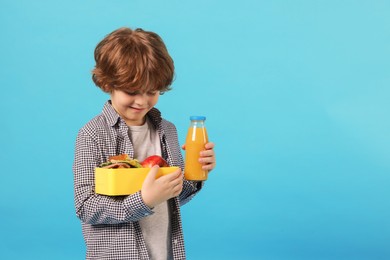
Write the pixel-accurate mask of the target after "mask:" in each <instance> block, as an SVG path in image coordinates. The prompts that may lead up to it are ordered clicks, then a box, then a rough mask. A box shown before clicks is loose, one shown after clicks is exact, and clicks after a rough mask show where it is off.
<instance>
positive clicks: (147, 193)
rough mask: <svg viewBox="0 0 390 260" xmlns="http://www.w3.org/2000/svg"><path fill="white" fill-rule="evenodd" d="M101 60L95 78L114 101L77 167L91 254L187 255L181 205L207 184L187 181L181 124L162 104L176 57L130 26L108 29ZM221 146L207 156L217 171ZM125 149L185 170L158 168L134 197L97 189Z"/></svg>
mask: <svg viewBox="0 0 390 260" xmlns="http://www.w3.org/2000/svg"><path fill="white" fill-rule="evenodd" d="M95 61H96V65H95V68H94V70H93V77H92V78H93V81H94V82H95V84H96V85H97V86H98V87H99V88H101V89H102V90H103V91H104V92H106V93H109V94H110V100H108V101H107V102H106V104H105V105H104V108H103V111H102V113H101V114H100V115H98V116H97V117H95V118H93V119H92V120H91V121H90V122H88V123H87V124H86V125H85V126H84V127H83V128H82V129H80V131H79V134H78V136H77V139H76V150H75V160H74V165H73V172H74V190H75V206H76V214H77V216H78V217H79V218H80V220H81V222H82V231H83V235H84V239H85V243H86V246H87V253H86V258H87V259H98V260H103V259H110V260H113V259H164V260H165V259H185V251H184V241H183V234H182V226H181V219H180V206H181V205H183V204H185V203H186V202H188V201H189V200H190V199H191V198H192V197H193V196H194V195H195V194H196V193H197V192H198V191H199V190H200V189H201V187H202V182H191V181H187V180H184V179H183V174H182V171H181V169H183V158H182V156H181V153H180V147H179V142H178V137H177V132H176V128H175V126H174V125H173V124H172V123H170V122H168V121H166V120H165V119H163V118H162V117H161V114H160V112H159V111H158V110H157V109H156V108H154V106H155V105H156V104H157V101H158V98H159V95H160V94H161V93H163V92H166V91H168V90H170V85H171V83H172V80H173V75H174V65H173V61H172V59H171V57H170V55H169V54H168V51H167V49H166V47H165V45H164V43H163V41H162V40H161V38H160V37H159V36H158V35H157V34H155V33H153V32H147V31H143V30H142V29H136V30H131V29H129V28H120V29H118V30H115V31H114V32H112V33H111V34H109V35H107V36H106V37H105V38H104V39H103V40H102V41H101V42H100V43H99V44H98V45H97V47H96V49H95ZM183 148H184V147H183ZM213 148H214V144H213V143H208V144H206V146H205V150H204V151H203V152H202V153H201V154H200V159H199V161H200V162H201V163H202V164H203V168H204V169H206V170H209V171H210V170H212V169H213V168H214V167H215V154H214V150H213ZM118 154H129V156H130V157H132V158H136V159H138V160H140V161H142V160H143V159H145V158H146V157H148V156H150V155H160V156H162V157H163V158H164V159H165V160H166V161H167V162H168V164H169V165H172V166H173V165H175V166H180V168H181V169H179V170H177V171H175V172H174V173H171V174H169V175H166V176H163V177H160V178H158V179H155V175H156V172H157V171H158V166H154V167H153V168H152V169H151V170H150V171H149V173H148V175H147V177H146V179H145V181H144V183H143V186H142V189H141V191H139V192H137V193H135V194H132V195H129V196H120V197H110V196H103V195H98V194H95V192H94V169H95V167H97V166H99V165H100V164H101V163H103V162H106V161H107V160H108V157H109V156H113V155H118Z"/></svg>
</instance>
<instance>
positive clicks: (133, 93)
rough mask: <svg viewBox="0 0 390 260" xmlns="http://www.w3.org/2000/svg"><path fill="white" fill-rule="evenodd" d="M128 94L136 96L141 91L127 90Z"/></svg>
mask: <svg viewBox="0 0 390 260" xmlns="http://www.w3.org/2000/svg"><path fill="white" fill-rule="evenodd" d="M126 94H127V95H129V96H136V95H138V94H139V92H138V91H135V92H127V91H126Z"/></svg>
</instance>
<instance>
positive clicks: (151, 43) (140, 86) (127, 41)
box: [92, 27, 174, 93]
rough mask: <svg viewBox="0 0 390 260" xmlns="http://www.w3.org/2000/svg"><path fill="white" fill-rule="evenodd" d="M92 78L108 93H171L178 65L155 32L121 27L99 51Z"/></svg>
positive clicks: (102, 43) (109, 35) (96, 54)
mask: <svg viewBox="0 0 390 260" xmlns="http://www.w3.org/2000/svg"><path fill="white" fill-rule="evenodd" d="M95 61H96V65H95V68H94V69H93V70H92V74H93V75H92V79H93V81H94V82H95V84H96V85H97V86H98V87H99V88H101V89H102V90H103V91H104V92H107V93H110V92H111V91H112V90H126V91H142V92H147V91H160V92H165V91H168V90H170V85H171V84H172V81H173V77H174V63H173V60H172V58H171V56H170V55H169V53H168V50H167V48H166V46H165V44H164V42H163V40H162V39H161V38H160V36H158V35H157V34H156V33H154V32H148V31H144V30H142V29H139V28H138V29H135V30H132V29H130V28H126V27H123V28H119V29H117V30H115V31H113V32H112V33H110V34H108V35H107V36H106V37H105V38H104V39H103V40H102V41H101V42H100V43H99V44H98V45H97V46H96V49H95Z"/></svg>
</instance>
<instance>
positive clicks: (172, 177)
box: [160, 169, 181, 182]
mask: <svg viewBox="0 0 390 260" xmlns="http://www.w3.org/2000/svg"><path fill="white" fill-rule="evenodd" d="M180 176H181V169H177V170H176V171H174V172H172V173H169V174H167V175H164V176H161V177H160V179H161V180H164V181H166V182H171V181H173V180H175V179H177V178H179V177H180Z"/></svg>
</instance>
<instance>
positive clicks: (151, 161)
mask: <svg viewBox="0 0 390 260" xmlns="http://www.w3.org/2000/svg"><path fill="white" fill-rule="evenodd" d="M141 165H142V167H144V168H152V167H153V165H158V166H160V167H168V166H169V165H168V163H167V162H166V161H165V160H164V158H162V157H161V156H158V155H152V156H149V157H148V158H146V159H145V160H143V161H142V162H141Z"/></svg>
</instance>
